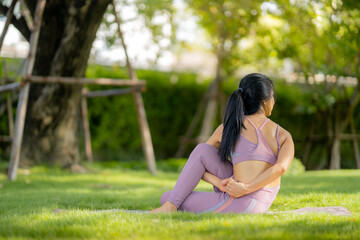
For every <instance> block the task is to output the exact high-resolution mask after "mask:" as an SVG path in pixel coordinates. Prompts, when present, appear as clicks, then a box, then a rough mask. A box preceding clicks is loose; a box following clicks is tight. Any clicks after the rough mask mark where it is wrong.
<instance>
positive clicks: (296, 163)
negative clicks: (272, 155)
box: [284, 158, 305, 176]
mask: <svg viewBox="0 0 360 240" xmlns="http://www.w3.org/2000/svg"><path fill="white" fill-rule="evenodd" d="M304 172H305V166H304V165H303V164H302V162H301V160H300V159H298V158H294V159H293V160H292V162H291V164H290V166H289V168H288V169H287V170H286V172H285V174H284V175H286V176H296V175H300V174H302V173H304Z"/></svg>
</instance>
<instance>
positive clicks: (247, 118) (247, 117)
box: [244, 116, 257, 130]
mask: <svg viewBox="0 0 360 240" xmlns="http://www.w3.org/2000/svg"><path fill="white" fill-rule="evenodd" d="M244 117H245V118H246V119H247V120H248V121H249V123H251V125H252V126H253V127H254V128H255V129H256V130H257V127H256V126H255V125H254V124H253V123H252V121H250V119H249V118H248V117H247V116H244Z"/></svg>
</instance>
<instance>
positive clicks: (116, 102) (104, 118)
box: [86, 66, 208, 159]
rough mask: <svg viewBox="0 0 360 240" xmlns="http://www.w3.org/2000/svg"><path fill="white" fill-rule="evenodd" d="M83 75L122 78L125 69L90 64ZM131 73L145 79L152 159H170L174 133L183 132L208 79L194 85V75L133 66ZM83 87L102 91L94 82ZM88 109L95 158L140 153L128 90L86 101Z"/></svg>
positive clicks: (176, 135)
mask: <svg viewBox="0 0 360 240" xmlns="http://www.w3.org/2000/svg"><path fill="white" fill-rule="evenodd" d="M86 75H87V76H88V77H111V78H126V73H125V69H122V68H116V67H115V68H113V69H112V68H110V67H103V66H91V67H90V68H88V71H87V74H86ZM137 75H138V78H139V79H145V80H146V83H147V84H146V91H145V92H144V93H143V94H142V96H143V101H144V105H145V111H146V115H147V119H148V122H149V127H150V132H151V135H152V141H153V145H154V149H155V156H156V157H157V158H158V159H159V158H167V157H172V156H173V155H174V154H175V152H176V150H177V148H178V146H179V138H180V136H183V135H185V132H186V130H187V128H188V126H189V124H190V122H191V120H192V118H193V115H194V114H195V112H196V109H197V106H198V104H199V102H200V99H201V98H202V95H203V93H204V92H205V89H206V86H207V84H208V81H205V82H203V83H198V82H197V78H196V75H194V74H189V73H164V72H157V71H148V70H137ZM89 88H90V89H91V90H95V89H104V87H95V86H89ZM88 108H89V119H90V131H91V134H92V142H93V148H94V151H95V153H96V155H97V156H98V158H100V159H124V157H125V154H126V152H127V153H129V152H131V153H133V154H134V157H133V158H134V159H135V158H138V157H140V156H141V157H142V148H141V137H140V131H139V126H138V121H137V117H136V110H135V105H134V101H133V98H132V95H131V94H129V95H126V96H115V97H110V98H96V99H89V100H88ZM139 153H140V156H139ZM125 158H128V157H125ZM131 158H132V157H131Z"/></svg>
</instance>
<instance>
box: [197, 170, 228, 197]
mask: <svg viewBox="0 0 360 240" xmlns="http://www.w3.org/2000/svg"><path fill="white" fill-rule="evenodd" d="M201 179H203V180H204V181H205V182H208V183H210V184H212V185H214V186H215V187H217V188H219V189H220V190H221V191H223V192H225V186H224V185H222V184H221V181H222V179H221V178H219V177H217V176H215V175H214V174H212V173H210V172H208V171H205V173H204V175H203V176H202V178H201Z"/></svg>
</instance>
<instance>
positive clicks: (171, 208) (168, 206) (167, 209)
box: [148, 201, 177, 213]
mask: <svg viewBox="0 0 360 240" xmlns="http://www.w3.org/2000/svg"><path fill="white" fill-rule="evenodd" d="M176 211H177V207H176V206H175V205H174V204H173V203H172V202H169V201H167V202H165V203H164V204H163V205H162V206H161V207H158V208H155V209H154V210H152V211H150V212H148V213H171V212H176Z"/></svg>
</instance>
